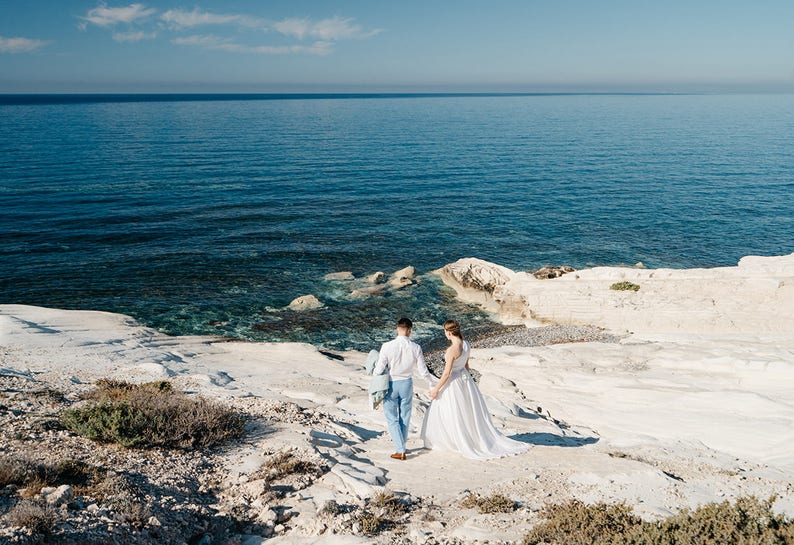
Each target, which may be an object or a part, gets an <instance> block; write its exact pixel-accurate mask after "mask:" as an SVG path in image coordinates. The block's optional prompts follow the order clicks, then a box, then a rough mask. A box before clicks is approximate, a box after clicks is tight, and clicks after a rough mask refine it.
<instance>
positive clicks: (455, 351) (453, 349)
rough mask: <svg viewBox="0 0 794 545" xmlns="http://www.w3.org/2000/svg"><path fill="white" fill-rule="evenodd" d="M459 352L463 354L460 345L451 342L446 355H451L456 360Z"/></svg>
mask: <svg viewBox="0 0 794 545" xmlns="http://www.w3.org/2000/svg"><path fill="white" fill-rule="evenodd" d="M461 354H463V350H462V347H461V346H455V345H454V344H451V345H449V346H448V347H447V352H446V356H447V357H451V358H452V359H453V360H456V359H458V358H459V357H460V355H461Z"/></svg>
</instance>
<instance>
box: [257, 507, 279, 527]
mask: <svg viewBox="0 0 794 545" xmlns="http://www.w3.org/2000/svg"><path fill="white" fill-rule="evenodd" d="M256 518H257V520H258V521H259V522H261V523H263V524H275V523H276V521H277V520H278V513H276V512H275V511H273V510H272V509H270V508H268V509H264V510H262V512H260V513H259V516H258V517H256Z"/></svg>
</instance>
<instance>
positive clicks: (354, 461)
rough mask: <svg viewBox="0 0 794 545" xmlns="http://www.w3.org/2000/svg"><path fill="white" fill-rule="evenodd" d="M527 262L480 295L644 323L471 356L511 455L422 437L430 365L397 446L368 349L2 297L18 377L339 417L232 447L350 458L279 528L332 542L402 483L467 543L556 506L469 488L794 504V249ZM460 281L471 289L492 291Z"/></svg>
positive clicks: (536, 312) (424, 530) (344, 539)
mask: <svg viewBox="0 0 794 545" xmlns="http://www.w3.org/2000/svg"><path fill="white" fill-rule="evenodd" d="M459 263H460V262H459ZM482 263H484V262H478V266H483V267H486V266H491V267H493V265H491V264H486V265H482ZM749 268H751V269H752V271H750V270H748V269H749ZM509 272H510V273H512V277H509V278H508V281H507V285H509V288H510V289H509V290H507V289H503V287H500V288H497V290H496V291H495V292H494V294H493V296H498V297H501V298H502V299H501V301H500V302H499V303H498V304H495V303H494V300H493V296H491V295H488V296H487V297H483V296H482V294H480V295H478V297H480V298H481V299H483V300H484V299H490V300H488V301H485V302H486V304H487V305H490V307H491V308H495V309H496V310H500V308H499V307H501V310H502V311H503V317H504V318H505V320H506V321H509V320H510V319H512V320H513V321H515V318H516V317H517V316H518V317H520V318H521V319H526V318H527V317H529V316H530V315H532V317H533V318H535V319H538V318H543V319H545V320H552V319H554V318H556V319H558V320H560V319H561V318H560V313H561V312H563V311H562V310H559V311H554V309H555V308H559V309H562V308H564V307H567V308H568V309H569V310H568V311H567V312H568V317H567V318H565V320H571V321H576V322H580V323H590V324H593V325H600V326H603V327H608V328H611V329H613V330H615V331H617V332H621V331H624V330H626V329H628V330H630V331H633V334H630V335H627V336H626V337H624V338H623V340H622V341H621V342H619V343H613V344H609V343H577V344H562V345H554V346H545V347H535V348H519V347H510V346H505V347H501V348H494V349H481V350H475V351H474V353H473V355H472V360H471V364H472V366H473V367H475V368H476V369H478V370H479V371H480V372H481V373H482V379H481V383H480V387H481V390H482V391H483V393H484V394H485V395H486V397H487V399H488V402H489V406H490V408H491V410H492V413H493V415H494V419H495V421H496V422H497V425H498V426H499V427H501V428H502V429H503V430H504V432H505V433H507V434H509V435H513V436H517V437H518V438H519V439H521V440H524V441H527V442H529V443H531V444H533V445H534V446H533V448H532V449H530V451H529V452H527V453H526V454H523V455H519V456H515V457H511V458H506V459H500V460H496V461H489V462H478V461H472V460H467V459H465V458H462V457H460V456H458V455H455V454H452V453H445V452H436V451H425V450H421V449H420V447H421V444H420V442H419V439H418V433H417V428H418V426H419V425H420V424H421V420H422V416H423V413H424V409H425V407H426V402H427V396H426V395H425V392H426V387H425V385H424V384H423V381H422V380H421V379H417V380H416V387H415V389H416V391H417V392H418V395H417V402H416V403H415V404H414V405H415V412H414V417H413V422H412V427H413V428H414V431H413V433H412V435H411V438H410V440H409V449H410V457H409V459H408V460H407V461H396V460H392V459H391V458H389V454H390V453H391V452H392V446H391V442H390V440H389V438H388V433H385V422H384V418H383V415H382V413H381V412H374V411H372V410H370V409H369V408H368V406H367V393H366V388H367V384H368V377H366V376H365V375H364V374H363V371H362V366H363V362H364V358H365V354H363V353H356V352H348V353H345V354H343V356H344V358H345V359H344V361H339V360H336V359H332V358H329V357H327V356H325V355H323V354H322V353H320V352H319V351H318V350H317V349H316V348H314V347H311V346H309V345H303V344H286V343H285V344H274V343H241V342H224V341H222V340H221V339H213V338H206V337H169V336H166V335H162V334H159V333H157V332H156V331H153V330H151V329H148V328H144V327H141V326H139V325H137V324H136V323H135V322H134V321H133V320H132V319H131V318H129V317H126V316H121V315H117V314H110V313H103V312H91V311H65V310H56V309H47V308H40V307H31V306H22V305H0V373H5V374H10V373H28V376H31V377H32V378H34V379H38V380H47V381H49V382H51V383H54V384H59V383H60V384H63V385H64V386H67V385H70V386H74V385H81V386H82V385H84V384H87V383H90V382H92V381H94V380H95V379H97V378H100V377H112V378H118V379H126V380H132V381H136V382H137V381H148V380H154V379H164V378H168V379H170V380H172V381H174V383H175V384H176V385H177V386H179V387H181V388H183V389H186V390H188V391H198V392H203V393H209V394H212V395H217V396H220V397H227V398H231V397H234V398H252V399H253V398H257V397H262V398H276V399H280V400H289V401H294V402H296V403H298V404H299V405H301V406H303V407H315V408H321V409H322V410H324V411H325V412H327V413H328V414H330V415H331V416H332V417H333V423H332V424H331V425H330V427H329V426H324V427H322V429H320V428H319V427H318V428H314V427H311V426H310V427H303V426H300V425H297V424H294V425H286V424H285V425H278V426H275V427H274V428H273V429H268V430H266V433H263V434H260V435H258V436H256V437H254V438H253V439H252V440H249V441H245V442H243V443H242V444H241V445H240V446H239V448H236V449H233V450H232V451H231V452H230V454H229V455H228V459H227V463H228V468H229V471H230V474H231V475H232V477H231V479H232V480H234V479H236V478H238V477H239V478H240V479H241V480H244V479H245V475H246V474H247V473H250V472H253V471H254V470H256V469H257V468H258V467H259V464H260V462H261V461H262V459H263V457H264V454H265V453H266V452H272V451H274V450H277V449H278V448H279V447H281V446H298V447H301V448H308V449H314V450H316V451H317V452H319V453H320V454H321V455H323V456H324V457H326V459H327V460H328V462H329V464H331V465H332V470H331V471H330V472H329V473H328V474H326V475H325V476H324V477H323V478H321V479H320V480H319V481H317V482H316V483H315V484H314V485H312V486H311V487H310V488H308V489H306V490H303V491H302V492H301V499H299V500H298V501H296V502H295V505H293V506H292V507H293V509H294V510H295V511H298V512H299V513H300V514H299V516H298V517H296V518H294V519H292V521H291V523H290V524H291V525H292V526H293V529H292V530H291V531H290V532H289V533H288V534H287V535H285V536H281V537H277V538H273V539H270V540H267V542H268V543H290V544H297V543H313V542H316V540H317V537H316V536H313V535H312V534H316V533H317V532H318V531H319V530H320V528H318V526H317V525H316V519H315V517H314V516H313V515H314V513H315V512H316V511H317V509H319V508H320V507H321V506H322V505H323V504H324V502H325V501H326V500H328V499H332V498H333V499H336V500H337V501H339V502H340V503H342V502H345V501H352V500H353V499H354V498H356V497H359V498H361V497H366V496H369V495H371V494H373V492H374V491H376V490H380V489H382V488H383V487H385V488H387V489H388V490H392V491H398V492H407V493H409V494H411V495H412V496H415V497H419V496H421V497H423V498H425V499H426V500H430V499H431V497H432V502H433V503H434V504H435V505H437V506H439V508H440V509H441V511H442V512H443V513H444V515H443V519H442V521H443V523H442V521H435V522H426V523H413V525H412V527H411V528H409V530H408V535H409V536H411V538H412V539H414V540H415V541H416V542H422V540H423V536H426V535H430V534H432V535H433V536H434V537H435V538H436V539H439V540H442V539H444V538H447V539H451V538H458V539H460V540H461V541H462V542H464V543H476V542H478V541H485V540H491V542H494V541H497V542H498V541H499V540H502V541H516V540H520V538H521V537H522V536H523V535H524V534H525V533H526V530H527V528H529V527H530V525H531V524H532V523H534V522H535V521H536V520H537V517H536V515H535V513H532V514H531V515H527V512H526V511H525V510H524V511H521V512H520V515H511V514H495V515H481V514H478V513H477V512H476V511H474V510H466V509H462V508H460V507H459V500H460V498H461V497H462V496H463V495H464V493H465V491H467V490H471V491H474V492H478V493H480V494H489V493H493V492H499V493H504V494H506V495H508V496H510V497H511V498H512V499H514V500H516V501H519V502H521V503H523V504H524V505H527V506H529V507H530V508H531V510H532V511H536V510H537V509H538V508H540V507H541V506H542V505H543V504H545V503H549V502H560V501H565V500H566V499H569V498H571V497H573V498H579V499H581V500H584V501H587V502H596V501H607V502H616V501H621V500H625V501H627V502H628V503H629V504H631V505H633V506H634V507H635V510H636V511H637V512H638V513H639V514H641V515H643V516H645V517H648V518H653V517H659V516H663V515H667V514H670V513H673V512H676V511H677V510H678V509H680V508H682V507H695V506H697V505H699V504H702V503H705V502H709V501H722V500H725V499H732V498H736V497H739V496H745V495H750V494H755V495H757V496H759V497H761V498H767V497H769V496H770V495H771V494H773V493H774V494H777V495H778V499H777V502H776V503H775V509H776V510H778V511H782V512H786V513H787V514H789V515H790V516H794V484H792V481H794V335H792V332H793V331H794V254H792V255H791V256H785V257H780V258H745V259H744V260H742V266H740V267H734V268H721V269H698V270H687V271H671V270H664V271H653V270H639V269H621V268H598V269H591V270H585V271H578V272H577V273H576V275H578V278H575V276H570V275H566V276H564V277H562V278H561V279H557V280H545V281H535V280H534V279H532V280H530V279H529V278H527V277H526V275H523V274H522V273H513V272H512V271H509ZM572 274H573V273H572ZM568 276H570V278H568ZM517 277H519V278H518V279H517ZM622 279H629V280H632V281H634V282H637V283H639V284H641V289H640V291H639V292H636V293H618V292H612V293H610V292H609V290H608V286H609V284H611V283H612V282H614V281H618V280H622ZM445 281H447V282H448V283H450V284H451V285H455V282H454V280H451V279H450V278H448V277H445ZM604 286H606V288H605V287H604ZM456 287H457V288H458V289H459V293H460V294H461V296H463V297H467V292H468V296H469V297H471V296H472V294H473V292H472V291H471V290H466V289H463V288H461V287H460V286H456ZM508 291H510V292H511V293H512V295H510V294H508V293H507V292H508ZM475 295H476V294H475ZM511 297H512V298H513V299H511ZM708 301H714V302H713V304H707V303H708ZM505 309H506V310H505ZM522 309H523V310H522ZM553 312H557V314H555V315H554V316H549V315H548V314H549V313H553ZM574 318H576V320H574ZM679 325H680V326H679ZM259 542H260V540H257V539H253V538H252V539H251V540H249V541H248V542H247V543H248V544H249V545H253V544H258V543H259ZM323 542H324V543H336V544H347V543H371V542H373V540H372V539H364V538H359V537H356V536H325V537H324V540H323Z"/></svg>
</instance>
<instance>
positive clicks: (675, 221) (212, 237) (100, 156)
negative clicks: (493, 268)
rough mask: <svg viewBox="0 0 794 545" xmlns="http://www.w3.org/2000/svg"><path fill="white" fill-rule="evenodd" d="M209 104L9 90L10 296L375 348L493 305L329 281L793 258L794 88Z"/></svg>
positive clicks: (0, 253) (6, 257) (0, 281)
mask: <svg viewBox="0 0 794 545" xmlns="http://www.w3.org/2000/svg"><path fill="white" fill-rule="evenodd" d="M205 98H206V99H202V97H179V96H172V97H168V100H167V101H162V100H160V99H158V97H127V99H125V100H123V101H118V100H117V97H116V98H114V97H86V98H84V99H82V100H48V99H47V98H46V97H44V98H42V97H28V98H26V99H25V100H21V99H19V97H0V120H2V125H0V156H2V158H3V160H2V162H0V211H1V212H2V213H0V302H3V303H27V304H36V305H44V306H54V307H63V308H88V309H100V310H109V311H114V312H123V313H127V314H131V315H133V316H134V317H136V318H138V319H139V320H141V321H142V322H144V323H146V324H148V325H152V326H155V327H158V328H160V329H162V330H164V331H167V332H169V333H202V334H223V335H232V336H237V337H242V338H249V339H259V340H301V341H309V342H314V343H316V344H321V345H324V346H326V347H328V348H364V349H368V348H369V347H371V345H372V344H373V343H377V342H379V341H380V340H383V338H384V337H386V336H388V335H389V332H390V329H391V322H392V321H393V320H394V319H396V318H397V317H399V315H402V314H409V315H411V316H412V317H413V318H414V319H415V320H416V321H418V322H419V323H420V324H421V325H420V327H419V328H418V329H419V331H418V333H420V335H426V334H429V333H430V331H431V328H430V326H429V324H432V323H438V322H439V321H442V320H443V319H445V318H446V317H448V316H459V317H463V318H464V321H468V322H469V323H471V322H474V321H482V320H485V319H486V317H485V316H484V315H482V314H481V313H479V312H477V311H476V310H475V309H473V308H471V307H468V306H466V305H462V304H460V303H458V302H457V301H455V299H454V297H452V294H451V293H449V291H447V290H445V289H443V288H442V287H441V286H440V284H439V283H438V281H436V280H434V279H433V278H432V277H430V276H422V277H421V278H420V282H419V283H418V284H416V285H415V286H413V287H410V288H407V289H405V290H402V291H400V292H395V293H392V294H389V295H388V296H386V297H376V298H372V299H368V300H365V301H350V300H348V299H347V298H346V297H345V294H346V293H347V292H346V291H345V289H344V286H343V285H340V284H338V283H333V282H326V281H323V280H322V277H323V275H325V274H327V273H330V272H335V271H342V270H349V271H352V272H353V273H355V274H356V275H357V276H361V275H365V274H369V273H371V272H374V271H377V270H383V271H386V272H390V271H393V270H395V269H398V268H401V267H403V266H405V265H408V264H412V265H414V266H416V267H417V269H419V271H420V273H426V272H428V271H430V270H432V269H435V268H437V267H440V266H442V265H444V264H446V263H449V262H451V261H454V260H456V259H458V258H460V257H467V256H477V257H481V258H483V259H487V260H490V261H494V262H497V263H500V264H503V265H506V266H508V267H511V268H515V269H530V268H536V267H540V266H542V265H546V264H569V265H572V266H574V267H586V266H594V265H611V264H621V263H622V264H627V263H628V264H633V263H635V262H637V261H642V262H644V263H645V264H646V265H647V266H650V267H659V266H664V267H700V266H721V265H734V264H735V263H736V262H737V260H738V259H739V258H740V257H742V256H743V255H747V254H761V255H776V254H786V253H791V252H792V251H794V243H793V242H792V240H794V214H793V213H792V210H794V96H791V95H780V96H774V95H746V96H670V95H545V96H443V97H436V96H423V97H406V96H402V97H377V98H372V97H325V98H323V97H301V98H295V97H244V98H247V99H246V100H227V99H228V98H230V97H205ZM210 98H212V100H210ZM236 98H241V97H236ZM188 99H189V100H188ZM307 293H314V294H317V295H318V296H319V297H320V298H321V299H322V300H323V301H324V302H325V303H326V307H325V308H324V309H321V310H318V311H310V312H306V313H302V314H296V313H293V312H291V311H285V310H283V307H284V306H285V305H287V304H288V303H289V302H290V301H291V300H292V299H293V298H294V297H297V296H299V295H303V294H307Z"/></svg>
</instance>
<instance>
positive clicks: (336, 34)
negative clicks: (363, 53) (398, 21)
mask: <svg viewBox="0 0 794 545" xmlns="http://www.w3.org/2000/svg"><path fill="white" fill-rule="evenodd" d="M273 28H274V29H275V30H277V31H278V32H280V33H281V34H284V35H285V36H293V37H295V38H297V39H299V40H303V39H304V38H316V39H320V40H324V41H329V40H342V39H346V38H369V37H370V36H374V35H376V34H379V33H380V32H381V30H380V29H375V30H364V28H363V27H362V26H361V25H358V24H355V23H354V22H353V19H351V18H349V17H331V18H330V19H322V20H320V21H316V22H314V21H312V20H311V19H295V18H292V19H282V20H281V21H278V22H276V23H274V24H273Z"/></svg>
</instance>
